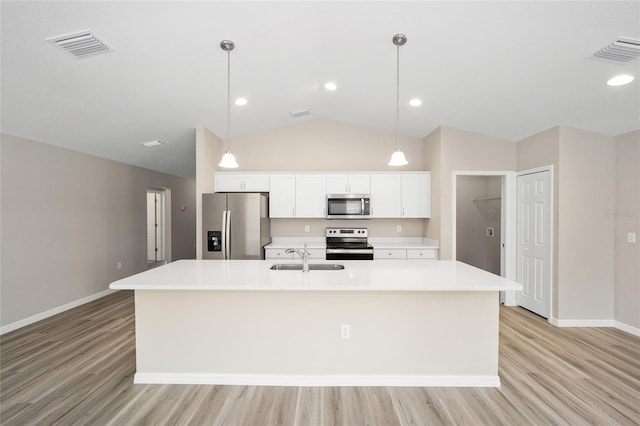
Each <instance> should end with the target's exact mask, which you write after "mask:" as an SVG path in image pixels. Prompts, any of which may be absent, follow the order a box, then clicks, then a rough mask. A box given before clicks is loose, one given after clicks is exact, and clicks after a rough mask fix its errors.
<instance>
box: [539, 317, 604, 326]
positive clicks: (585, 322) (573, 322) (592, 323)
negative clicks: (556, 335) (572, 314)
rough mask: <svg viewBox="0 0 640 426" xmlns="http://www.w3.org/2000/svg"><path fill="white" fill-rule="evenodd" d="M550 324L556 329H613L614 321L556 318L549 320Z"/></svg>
mask: <svg viewBox="0 0 640 426" xmlns="http://www.w3.org/2000/svg"><path fill="white" fill-rule="evenodd" d="M550 322H551V324H553V325H555V326H556V327H615V321H614V320H611V319H597V320H588V319H570V320H561V319H557V318H551V321H550Z"/></svg>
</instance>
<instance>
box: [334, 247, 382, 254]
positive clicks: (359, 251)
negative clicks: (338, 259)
mask: <svg viewBox="0 0 640 426" xmlns="http://www.w3.org/2000/svg"><path fill="white" fill-rule="evenodd" d="M327 253H331V254H369V253H373V249H338V248H328V249H327Z"/></svg>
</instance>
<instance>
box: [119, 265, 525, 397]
mask: <svg viewBox="0 0 640 426" xmlns="http://www.w3.org/2000/svg"><path fill="white" fill-rule="evenodd" d="M274 263H276V262H274V261H256V260H181V261H177V262H174V263H171V264H168V265H165V266H162V267H160V268H156V269H152V270H150V271H146V272H143V273H140V274H137V275H133V276H131V277H128V278H125V279H122V280H119V281H116V282H113V283H112V284H111V285H110V288H112V289H128V290H134V291H135V316H136V318H135V322H136V375H135V379H134V380H135V382H136V383H194V384H197V383H202V384H245V385H292V386H341V385H344V386H359V385H362V386H499V385H500V379H499V377H498V321H499V316H498V307H499V304H498V292H499V291H504V290H521V289H522V287H521V286H520V285H519V284H517V283H515V282H513V281H509V280H506V279H503V278H501V277H498V276H496V275H493V274H490V273H488V272H485V271H482V270H480V269H477V268H474V267H472V266H469V265H466V264H463V263H460V262H455V261H420V260H409V261H407V260H398V261H394V260H387V261H382V262H377V261H340V262H338V263H340V264H343V265H344V267H345V268H344V269H343V270H336V271H333V270H332V271H321V270H314V271H310V272H302V271H287V270H271V269H270V267H271V265H273V264H274ZM315 263H318V262H315ZM321 263H325V262H321Z"/></svg>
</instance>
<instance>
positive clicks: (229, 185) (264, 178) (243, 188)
mask: <svg viewBox="0 0 640 426" xmlns="http://www.w3.org/2000/svg"><path fill="white" fill-rule="evenodd" d="M214 188H215V192H269V175H268V174H263V173H236V172H217V173H215V174H214Z"/></svg>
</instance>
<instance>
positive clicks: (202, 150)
mask: <svg viewBox="0 0 640 426" xmlns="http://www.w3.org/2000/svg"><path fill="white" fill-rule="evenodd" d="M221 149H222V140H221V139H220V138H219V137H217V136H216V135H214V134H213V133H211V131H210V130H209V129H207V128H205V127H198V128H197V129H196V230H195V232H196V234H195V236H194V238H195V239H196V259H202V237H201V235H202V194H207V193H212V192H213V188H214V180H213V172H214V171H215V170H216V169H217V168H218V162H219V161H220V158H221V156H222V154H219V153H220V150H221Z"/></svg>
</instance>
